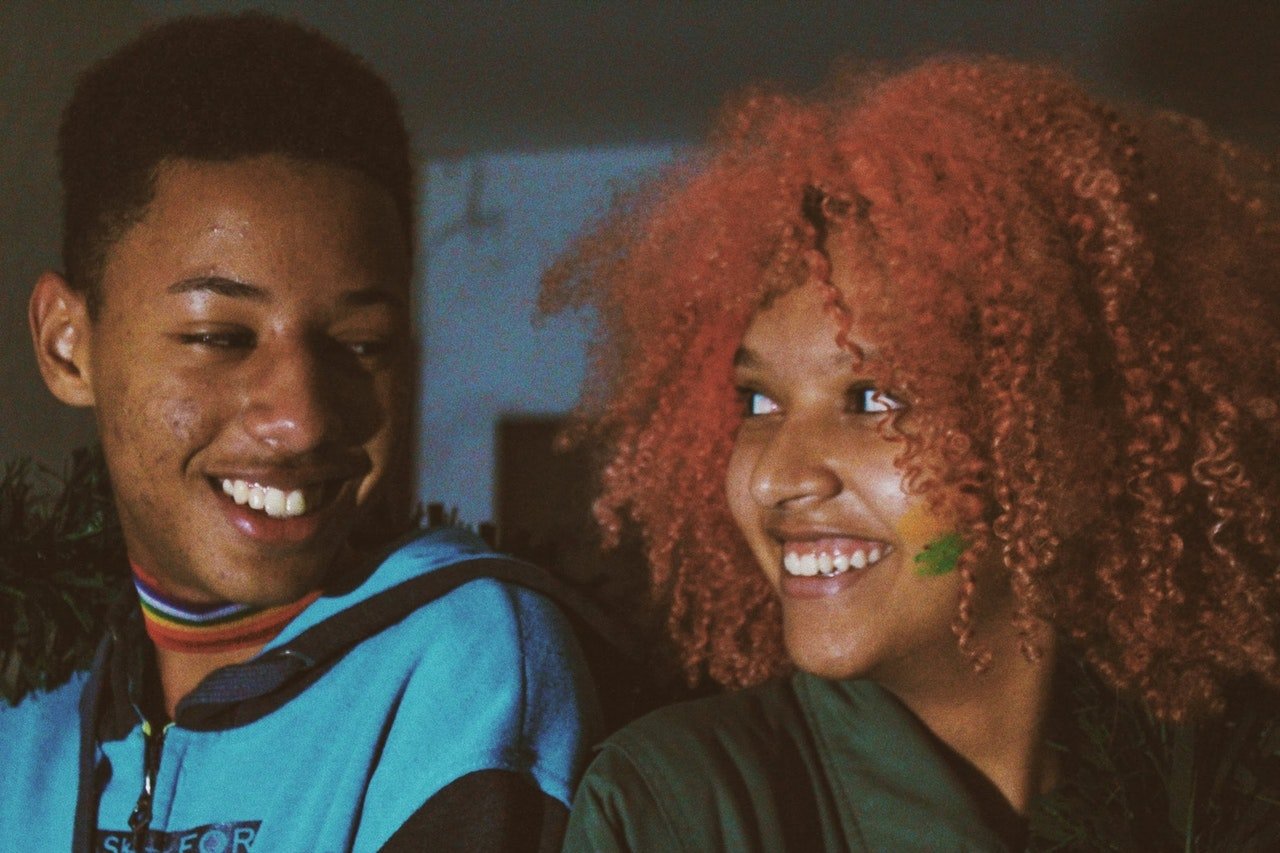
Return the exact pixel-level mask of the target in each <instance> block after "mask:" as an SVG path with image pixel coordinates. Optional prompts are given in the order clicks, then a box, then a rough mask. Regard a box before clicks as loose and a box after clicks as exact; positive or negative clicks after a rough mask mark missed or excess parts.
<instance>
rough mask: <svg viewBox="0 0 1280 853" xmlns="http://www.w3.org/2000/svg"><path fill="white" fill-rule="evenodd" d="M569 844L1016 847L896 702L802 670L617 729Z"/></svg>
mask: <svg viewBox="0 0 1280 853" xmlns="http://www.w3.org/2000/svg"><path fill="white" fill-rule="evenodd" d="M564 849H565V850H566V851H570V852H571V853H577V851H592V853H603V851H611V850H632V851H643V853H649V851H663V853H666V851H680V850H687V851H699V853H703V851H709V850H732V851H743V853H746V851H762V853H763V851H768V853H774V851H784V850H787V851H806V852H807V853H808V852H809V851H846V850H847V851H877V853H879V851H893V853H909V851H925V850H928V851H934V852H935V853H937V851H1005V850H1007V849H1008V848H1007V847H1006V846H1005V844H1004V843H1003V842H1002V841H1001V839H1000V837H999V836H997V835H996V834H995V833H994V832H993V831H992V830H991V829H989V828H988V827H987V826H986V825H985V824H984V823H983V821H982V819H981V817H980V816H979V809H978V803H977V802H976V801H975V800H974V798H973V796H972V795H971V794H970V793H969V791H968V789H966V787H965V785H964V784H963V783H962V781H961V779H960V778H959V776H958V775H957V774H956V772H955V770H953V768H952V766H951V765H950V764H948V762H947V761H946V760H944V758H943V757H942V755H941V753H940V752H939V749H938V747H937V745H936V744H935V742H934V741H933V739H932V738H931V736H930V735H929V734H928V733H927V732H926V731H925V729H924V728H923V727H922V726H921V724H920V723H919V722H918V721H917V720H916V719H915V718H914V717H913V716H912V715H911V714H910V713H909V712H908V711H906V710H905V709H904V708H903V707H902V705H901V704H900V703H899V702H898V701H897V700H896V699H895V698H894V697H893V696H892V695H890V694H889V693H888V692H886V691H885V690H883V689H882V688H880V687H878V686H877V685H875V684H873V683H871V682H868V681H828V680H825V679H821V678H816V677H814V676H811V675H805V674H799V675H796V676H793V677H792V678H790V679H788V680H784V681H775V682H770V683H769V684H766V685H762V686H760V687H757V688H754V689H751V690H743V691H739V692H736V693H728V694H725V695H722V696H716V697H713V698H710V699H704V700H700V701H696V702H689V703H685V704H681V705H674V706H671V707H668V708H663V709H660V710H658V711H656V712H654V713H652V714H650V715H648V716H646V717H644V718H643V719H641V720H638V721H636V722H635V723H633V724H631V725H629V726H627V727H626V728H624V729H623V730H622V731H620V732H618V733H617V734H615V735H614V736H613V737H611V738H610V739H609V740H608V741H606V743H605V744H604V746H603V748H602V750H601V752H600V754H599V755H598V756H597V757H596V759H595V761H594V762H593V763H592V765H591V767H590V768H589V770H588V771H587V776H586V778H585V779H584V780H583V783H582V785H581V787H580V788H579V789H578V793H577V796H576V798H575V799H574V804H573V813H572V816H571V817H570V820H569V832H568V837H567V839H566V842H565V847H564Z"/></svg>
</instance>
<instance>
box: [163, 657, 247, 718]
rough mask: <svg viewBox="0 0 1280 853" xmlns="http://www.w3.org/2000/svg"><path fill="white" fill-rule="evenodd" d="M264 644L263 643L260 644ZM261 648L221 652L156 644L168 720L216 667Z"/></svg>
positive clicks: (239, 658)
mask: <svg viewBox="0 0 1280 853" xmlns="http://www.w3.org/2000/svg"><path fill="white" fill-rule="evenodd" d="M263 645H265V644H263ZM261 650H262V645H258V646H250V647H248V648H242V649H231V650H229V651H222V652H181V651H174V650H172V649H162V648H159V647H157V648H156V669H157V670H158V672H159V675H160V686H161V690H162V691H163V693H164V710H165V714H166V715H167V716H168V718H169V719H170V720H172V719H173V718H174V714H175V712H176V710H177V708H178V703H179V702H181V701H182V699H183V697H185V696H186V695H187V694H188V693H190V692H191V691H192V690H195V689H196V687H197V686H198V685H199V684H200V682H201V681H204V679H205V677H206V676H207V675H208V674H209V673H211V672H213V671H214V670H215V669H221V668H222V667H224V666H232V665H233V664H237V663H244V662H245V661H247V660H249V658H251V657H253V656H254V655H256V654H257V653H258V652H259V651H261Z"/></svg>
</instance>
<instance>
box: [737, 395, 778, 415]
mask: <svg viewBox="0 0 1280 853" xmlns="http://www.w3.org/2000/svg"><path fill="white" fill-rule="evenodd" d="M738 395H739V396H740V397H741V398H742V413H743V414H744V415H746V416H747V417H749V418H750V417H755V416H757V415H772V414H773V413H775V412H777V411H778V410H779V406H778V404H777V403H775V402H774V401H773V400H772V399H771V398H769V397H768V396H766V395H764V394H761V393H760V392H759V391H751V390H749V389H746V388H743V389H740V390H739V391H738Z"/></svg>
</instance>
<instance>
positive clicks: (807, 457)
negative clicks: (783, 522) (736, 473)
mask: <svg viewBox="0 0 1280 853" xmlns="http://www.w3.org/2000/svg"><path fill="white" fill-rule="evenodd" d="M839 444H840V442H839V436H838V435H837V434H836V432H835V431H834V430H831V429H828V428H826V427H825V426H824V425H822V424H820V423H817V422H815V421H813V420H790V419H789V420H786V421H784V422H783V423H781V424H780V425H779V426H778V427H777V428H776V429H775V430H774V431H773V432H772V434H771V435H769V436H768V437H767V438H766V440H765V441H764V442H763V445H762V446H761V449H760V455H759V456H758V457H757V458H756V463H755V466H754V468H753V470H752V473H751V495H752V497H753V498H754V499H755V500H756V502H757V503H759V504H760V505H761V506H763V507H783V506H787V505H799V504H804V503H806V502H815V503H816V502H819V501H821V500H825V499H826V498H830V497H834V496H835V495H837V494H839V493H840V491H841V489H842V487H843V486H842V482H841V479H840V476H839V474H838V473H837V472H836V469H835V468H834V467H833V464H832V462H833V458H834V454H837V453H838V452H839V451H840V446H839Z"/></svg>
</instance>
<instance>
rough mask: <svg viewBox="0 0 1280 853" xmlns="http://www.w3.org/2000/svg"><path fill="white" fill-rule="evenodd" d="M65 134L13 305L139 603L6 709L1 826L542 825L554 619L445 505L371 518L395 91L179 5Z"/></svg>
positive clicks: (395, 386) (405, 830)
mask: <svg viewBox="0 0 1280 853" xmlns="http://www.w3.org/2000/svg"><path fill="white" fill-rule="evenodd" d="M60 142H61V146H60V147H61V150H60V156H61V165H62V175H63V183H64V189H65V204H66V211H65V213H66V219H65V244H64V263H65V273H62V274H59V273H53V272H50V273H46V274H45V275H44V276H42V277H41V278H40V280H39V282H38V283H37V284H36V287H35V290H34V292H33V294H32V297H31V303H30V325H31V330H32V336H33V340H34V343H35V348H36V355H37V358H38V360H39V363H40V367H41V371H42V373H43V375H44V378H45V380H46V382H47V383H48V385H49V388H50V389H51V390H52V392H53V393H54V394H55V395H56V396H57V397H58V398H59V399H61V400H63V401H65V402H67V403H69V404H71V405H76V406H91V407H92V408H93V410H94V414H95V416H96V419H97V423H98V428H99V434H100V438H101V441H102V447H103V452H104V455H105V458H106V461H107V466H108V469H109V472H110V475H111V480H112V487H113V490H114V494H115V498H116V504H117V507H118V510H119V515H120V521H121V525H122V529H123V532H124V535H125V543H126V546H127V550H128V556H129V560H130V563H131V564H132V567H133V572H134V579H135V584H136V587H137V590H138V598H137V599H136V600H131V601H130V606H129V607H128V608H127V612H123V613H121V614H120V615H119V618H117V619H116V620H115V621H114V623H113V627H112V629H111V631H110V635H109V636H108V637H107V638H105V639H104V641H103V643H102V646H101V647H100V650H99V653H98V656H97V659H96V660H95V662H94V665H93V667H92V669H91V670H90V671H89V672H86V673H82V674H80V675H78V676H76V677H74V678H73V679H72V680H71V681H70V682H69V683H68V684H66V685H64V686H62V687H60V688H58V689H55V690H53V691H50V692H48V693H43V694H39V695H35V696H30V697H28V698H27V699H25V700H24V701H23V702H22V703H20V704H19V705H18V706H17V707H16V708H12V709H9V708H6V709H3V710H0V767H4V768H5V781H4V796H3V797H0V828H3V831H4V837H6V838H21V839H22V846H23V847H24V848H25V849H31V850H56V849H67V848H68V847H71V848H73V849H75V850H95V851H116V852H117V853H123V851H129V850H133V851H143V850H155V851H170V850H175V851H176V850H183V851H186V850H198V851H202V853H211V852H212V851H236V852H237V853H240V852H241V851H249V850H252V851H268V853H275V851H336V850H379V849H384V850H396V849H422V848H423V847H424V846H430V847H431V848H432V849H455V848H456V849H466V850H483V849H531V850H532V849H539V847H540V846H541V847H542V848H546V849H554V848H555V847H556V846H557V845H558V839H559V833H560V831H561V829H562V827H563V820H564V817H565V814H566V806H567V803H568V801H569V797H570V793H571V786H572V784H573V782H574V781H575V780H576V777H577V774H578V772H579V770H580V768H581V764H582V758H583V756H584V744H585V743H587V742H589V741H588V736H589V732H587V731H586V729H588V728H589V726H588V725H587V724H586V723H585V722H584V719H586V718H587V717H589V714H587V713H586V709H587V708H588V706H589V705H590V703H591V699H590V697H589V688H588V687H587V686H586V684H585V680H584V678H585V676H584V669H583V667H582V665H581V663H580V659H579V657H578V653H577V650H576V646H575V645H574V642H573V639H572V635H571V634H570V632H569V631H568V630H567V629H566V627H565V623H564V622H563V620H562V618H561V617H560V616H559V614H558V613H557V611H556V610H555V608H554V607H553V606H552V605H550V604H549V603H548V601H547V600H546V599H544V598H542V597H540V596H539V595H537V594H535V593H534V592H532V591H530V589H528V588H527V586H524V585H517V584H512V583H506V582H500V581H498V580H494V579H493V576H495V575H496V576H502V577H507V576H511V577H514V578H515V579H516V580H518V581H520V582H521V583H524V580H522V576H521V575H520V572H521V571H522V567H520V566H519V565H518V564H513V562H512V561H509V560H504V559H503V558H500V557H497V556H496V555H492V554H489V553H488V551H487V549H486V548H485V547H484V545H483V543H481V542H479V541H478V540H476V539H474V538H473V537H470V536H469V535H467V534H463V533H460V532H457V531H437V532H435V533H429V534H426V535H424V536H420V537H418V538H416V539H414V540H412V541H410V542H409V543H408V544H406V545H402V546H401V547H399V548H398V549H394V548H387V547H386V539H387V538H388V537H387V534H386V531H387V530H388V529H392V528H395V527H396V526H397V525H396V524H395V521H396V520H397V519H403V518H405V516H406V513H405V512H404V507H402V506H397V505H396V504H397V501H396V499H395V496H396V489H395V488H394V486H395V482H396V480H397V479H398V478H401V477H402V475H403V471H404V466H405V465H406V464H407V462H406V459H407V440H408V428H407V426H408V420H409V416H410V414H409V410H410V405H409V403H410V396H411V395H410V394H409V392H408V389H409V388H410V386H411V383H412V381H413V377H412V375H411V365H412V361H413V359H412V351H411V350H412V341H411V333H410V328H409V319H408V311H409V302H410V293H409V280H410V274H411V267H412V248H413V207H414V193H413V180H412V167H411V164H410V157H409V149H408V142H407V135H406V132H405V129H404V126H403V121H402V119H401V117H400V113H399V107H398V105H397V103H396V101H395V98H394V96H393V95H392V94H391V92H390V90H389V89H388V88H387V86H386V85H385V83H384V82H383V81H382V80H380V79H379V78H378V77H377V76H376V75H375V74H374V73H373V72H371V71H370V70H369V69H368V68H367V67H366V66H365V65H364V64H363V63H362V62H361V61H360V60H358V59H357V58H356V57H354V56H353V55H351V54H350V53H348V52H347V51H345V50H343V49H342V48H339V47H337V46H336V45H334V44H333V43H331V42H329V41H327V40H326V39H324V38H323V37H321V36H319V35H317V34H315V33H313V32H311V31H309V30H306V29H303V28H301V27H299V26H296V25H294V24H291V23H286V22H283V21H279V20H276V19H271V18H267V17H263V16H260V15H242V16H237V17H217V18H195V19H184V20H178V21H175V22H171V23H168V24H165V25H163V26H160V27H158V28H156V29H154V30H152V31H150V32H149V33H147V34H145V35H143V36H142V37H140V38H139V39H137V40H136V41H135V42H133V43H132V44H130V45H128V46H126V47H125V48H123V49H122V50H121V51H119V52H118V53H116V54H115V55H113V56H111V57H109V58H108V59H106V60H105V61H103V62H102V63H100V64H99V65H97V66H96V67H95V68H93V69H92V70H90V72H89V73H88V74H87V75H86V76H85V77H84V78H83V79H82V80H81V82H80V85H79V87H78V88H77V91H76V93H75V95H74V97H73V99H72V101H71V103H70V105H69V106H68V108H67V111H66V113H65V116H64V121H63V126H62V131H61V139H60ZM402 528H403V526H402ZM476 574H480V575H487V576H488V577H485V578H482V579H479V580H472V581H471V582H469V583H466V584H465V585H461V584H460V582H459V581H460V579H466V578H469V577H471V576H473V575H476ZM450 578H452V579H451V580H450ZM454 585H456V586H454ZM451 587H452V591H449V589H450V588H451Z"/></svg>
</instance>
